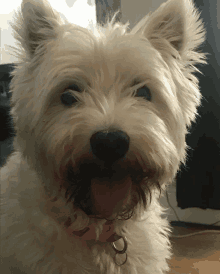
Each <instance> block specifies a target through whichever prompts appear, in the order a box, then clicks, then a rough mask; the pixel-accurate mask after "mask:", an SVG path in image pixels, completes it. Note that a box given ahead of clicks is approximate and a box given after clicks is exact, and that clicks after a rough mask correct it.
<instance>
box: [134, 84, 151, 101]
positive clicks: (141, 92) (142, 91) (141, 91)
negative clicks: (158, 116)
mask: <svg viewBox="0 0 220 274" xmlns="http://www.w3.org/2000/svg"><path fill="white" fill-rule="evenodd" d="M135 96H137V97H144V98H145V99H146V100H148V101H151V92H150V90H149V88H148V87H147V86H143V87H141V88H138V89H137V92H136V95H135Z"/></svg>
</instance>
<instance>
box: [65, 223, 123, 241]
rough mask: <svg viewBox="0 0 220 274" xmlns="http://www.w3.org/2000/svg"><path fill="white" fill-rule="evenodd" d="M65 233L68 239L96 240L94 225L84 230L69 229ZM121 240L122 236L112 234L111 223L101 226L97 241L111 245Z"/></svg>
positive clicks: (112, 225)
mask: <svg viewBox="0 0 220 274" xmlns="http://www.w3.org/2000/svg"><path fill="white" fill-rule="evenodd" d="M66 232H67V234H68V235H69V236H70V237H73V236H76V237H77V238H80V239H82V240H84V241H88V240H97V237H96V232H95V224H91V225H89V226H87V227H85V228H84V229H82V230H77V231H76V230H75V231H74V230H73V229H72V228H71V227H69V228H67V229H66ZM121 238H122V236H119V235H117V234H116V233H115V232H114V224H113V221H106V223H105V224H104V225H103V230H102V233H101V234H100V235H99V238H98V240H97V241H100V242H109V243H113V242H115V241H118V240H119V239H121Z"/></svg>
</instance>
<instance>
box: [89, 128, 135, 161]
mask: <svg viewBox="0 0 220 274" xmlns="http://www.w3.org/2000/svg"><path fill="white" fill-rule="evenodd" d="M129 140H130V138H129V136H128V135H127V134H126V133H125V132H123V131H112V132H107V131H99V132H96V133H94V134H93V135H92V137H91V138H90V145H91V149H92V152H93V154H94V155H95V156H96V157H97V158H99V159H100V160H102V161H104V162H105V163H109V164H111V163H114V162H115V161H117V160H119V159H120V158H122V157H124V156H125V154H126V153H127V151H128V148H129Z"/></svg>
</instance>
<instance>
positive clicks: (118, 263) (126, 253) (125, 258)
mask: <svg viewBox="0 0 220 274" xmlns="http://www.w3.org/2000/svg"><path fill="white" fill-rule="evenodd" d="M118 254H119V253H116V254H115V256H114V261H115V264H116V265H118V266H121V265H124V264H125V263H126V262H127V259H128V255H127V253H125V255H126V258H125V261H124V262H123V263H122V264H119V263H117V261H116V256H117V255H118Z"/></svg>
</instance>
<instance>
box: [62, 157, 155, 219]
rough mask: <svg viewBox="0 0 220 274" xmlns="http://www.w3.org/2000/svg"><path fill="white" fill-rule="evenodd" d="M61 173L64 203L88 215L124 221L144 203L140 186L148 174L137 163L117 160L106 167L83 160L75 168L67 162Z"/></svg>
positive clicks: (144, 197)
mask: <svg viewBox="0 0 220 274" xmlns="http://www.w3.org/2000/svg"><path fill="white" fill-rule="evenodd" d="M64 174H65V175H64V180H63V187H64V188H65V189H66V195H65V196H66V199H67V202H73V204H74V206H75V207H77V208H80V209H82V210H83V211H84V212H85V213H86V214H87V215H88V216H97V217H99V218H105V219H109V218H110V219H111V218H112V217H113V218H114V217H115V216H119V218H120V216H124V217H123V218H126V217H125V216H129V215H131V212H132V211H133V210H134V207H135V206H136V205H137V203H138V202H139V201H140V200H142V202H144V203H146V194H145V191H144V188H143V187H142V184H141V183H142V182H143V181H144V180H145V179H146V178H148V177H149V176H150V172H146V171H143V170H142V169H141V168H140V165H138V164H137V163H136V164H135V163H132V164H128V163H125V162H122V161H121V162H117V163H116V164H114V165H111V166H107V165H104V164H103V163H97V162H94V160H93V161H88V160H87V161H84V162H82V163H80V164H78V165H77V167H76V166H73V165H72V164H71V163H69V164H68V165H67V168H66V172H65V173H64ZM127 218H128V217H127Z"/></svg>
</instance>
